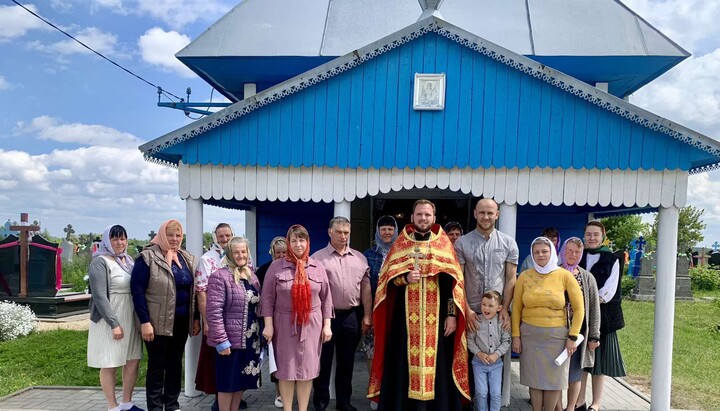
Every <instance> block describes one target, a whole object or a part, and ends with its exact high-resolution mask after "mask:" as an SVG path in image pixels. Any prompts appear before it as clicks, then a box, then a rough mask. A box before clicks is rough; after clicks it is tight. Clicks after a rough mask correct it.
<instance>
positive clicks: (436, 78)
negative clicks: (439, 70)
mask: <svg viewBox="0 0 720 411" xmlns="http://www.w3.org/2000/svg"><path fill="white" fill-rule="evenodd" d="M444 108H445V74H444V73H443V74H420V73H415V91H414V93H413V109H415V110H442V109H444Z"/></svg>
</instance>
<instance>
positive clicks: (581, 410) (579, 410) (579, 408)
mask: <svg viewBox="0 0 720 411" xmlns="http://www.w3.org/2000/svg"><path fill="white" fill-rule="evenodd" d="M575 411H587V404H586V403H583V404H582V405H579V406H577V407H575Z"/></svg>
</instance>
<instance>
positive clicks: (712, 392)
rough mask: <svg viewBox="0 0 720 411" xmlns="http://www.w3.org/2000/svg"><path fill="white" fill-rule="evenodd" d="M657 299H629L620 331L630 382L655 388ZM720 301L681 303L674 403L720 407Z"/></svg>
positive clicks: (676, 335)
mask: <svg viewBox="0 0 720 411" xmlns="http://www.w3.org/2000/svg"><path fill="white" fill-rule="evenodd" d="M654 308H655V305H654V303H651V302H637V301H623V312H624V314H625V323H626V324H625V328H624V329H623V330H620V331H619V332H618V337H619V339H620V347H621V348H622V353H623V358H624V359H625V365H626V366H627V371H628V376H629V377H630V381H631V382H634V383H638V384H640V385H645V386H647V387H649V386H650V377H651V374H652V371H651V368H652V342H653V320H654V317H655V315H654ZM719 327H720V302H694V303H693V302H677V303H676V305H675V331H674V344H673V370H672V374H673V376H672V405H673V407H677V408H683V409H701V410H717V409H720V397H718V396H717V387H720V350H718V347H720V328H719Z"/></svg>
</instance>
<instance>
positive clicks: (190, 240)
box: [185, 198, 203, 397]
mask: <svg viewBox="0 0 720 411" xmlns="http://www.w3.org/2000/svg"><path fill="white" fill-rule="evenodd" d="M185 232H186V233H187V239H186V242H185V245H186V248H187V250H188V252H189V253H190V254H192V255H193V256H194V257H195V263H196V264H197V259H198V258H200V256H201V255H203V202H202V199H200V198H197V199H195V198H187V199H186V200H185ZM190 269H191V270H195V267H190ZM190 315H192V313H190ZM201 343H202V336H200V335H198V336H195V337H190V338H188V340H187V343H185V395H186V396H188V397H197V396H198V395H200V391H198V390H196V389H195V373H197V363H198V357H199V355H200V344H201Z"/></svg>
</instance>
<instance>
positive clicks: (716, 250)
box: [712, 241, 720, 253]
mask: <svg viewBox="0 0 720 411" xmlns="http://www.w3.org/2000/svg"><path fill="white" fill-rule="evenodd" d="M712 248H713V253H717V252H718V249H720V244H719V243H718V242H717V241H715V243H714V244H713V245H712Z"/></svg>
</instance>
